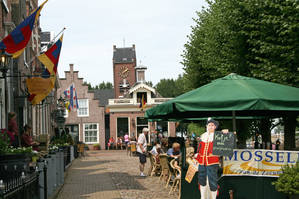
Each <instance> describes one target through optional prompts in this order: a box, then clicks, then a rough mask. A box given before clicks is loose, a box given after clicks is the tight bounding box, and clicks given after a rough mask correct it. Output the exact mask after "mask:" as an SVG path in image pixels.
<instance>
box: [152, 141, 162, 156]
mask: <svg viewBox="0 0 299 199" xmlns="http://www.w3.org/2000/svg"><path fill="white" fill-rule="evenodd" d="M150 153H151V154H153V155H154V156H156V155H159V154H160V153H161V145H160V144H157V143H155V145H154V146H153V148H152V150H151V151H150Z"/></svg>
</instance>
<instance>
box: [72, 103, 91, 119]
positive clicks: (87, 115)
mask: <svg viewBox="0 0 299 199" xmlns="http://www.w3.org/2000/svg"><path fill="white" fill-rule="evenodd" d="M80 100H87V114H86V115H79V110H80V102H79V101H80ZM75 103H76V102H75ZM78 104H79V108H78V109H77V116H78V117H89V99H78Z"/></svg>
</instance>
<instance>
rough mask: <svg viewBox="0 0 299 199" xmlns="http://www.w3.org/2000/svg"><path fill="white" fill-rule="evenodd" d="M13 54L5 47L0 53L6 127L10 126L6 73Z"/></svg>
mask: <svg viewBox="0 0 299 199" xmlns="http://www.w3.org/2000/svg"><path fill="white" fill-rule="evenodd" d="M11 57H12V55H11V54H8V53H7V52H6V51H5V50H4V49H2V52H1V55H0V71H1V72H2V77H1V78H4V90H5V123H6V127H8V119H7V114H8V103H7V100H8V91H7V79H6V74H7V71H8V70H9V63H10V60H11Z"/></svg>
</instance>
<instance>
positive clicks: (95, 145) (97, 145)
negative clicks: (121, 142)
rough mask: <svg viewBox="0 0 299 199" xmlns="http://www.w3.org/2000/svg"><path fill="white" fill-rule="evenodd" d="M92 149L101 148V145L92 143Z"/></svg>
mask: <svg viewBox="0 0 299 199" xmlns="http://www.w3.org/2000/svg"><path fill="white" fill-rule="evenodd" d="M93 149H94V150H101V146H100V144H94V145H93Z"/></svg>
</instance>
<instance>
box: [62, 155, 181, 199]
mask: <svg viewBox="0 0 299 199" xmlns="http://www.w3.org/2000/svg"><path fill="white" fill-rule="evenodd" d="M149 164H150V163H149V159H148V160H147V167H146V171H148V167H149ZM146 173H147V172H146ZM163 185H164V186H165V184H163ZM164 186H162V183H160V182H158V177H145V178H144V177H140V176H139V169H138V158H137V157H130V156H127V155H126V152H125V151H120V150H117V151H114V150H112V151H88V152H87V156H86V157H85V158H81V159H76V160H75V161H74V162H73V164H72V166H71V167H70V168H69V169H68V172H67V177H66V179H65V184H64V186H63V188H62V189H61V191H60V193H59V195H58V199H69V198H70V199H77V198H80V199H81V198H88V199H162V198H163V199H168V198H177V197H178V195H177V194H178V193H177V192H176V193H174V194H172V195H168V192H169V189H170V188H168V189H165V188H164Z"/></svg>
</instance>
